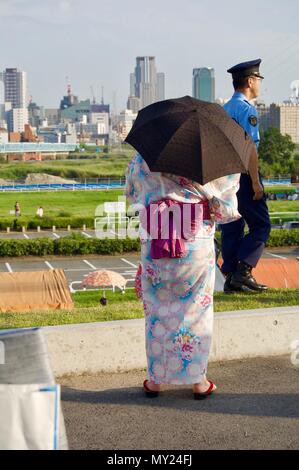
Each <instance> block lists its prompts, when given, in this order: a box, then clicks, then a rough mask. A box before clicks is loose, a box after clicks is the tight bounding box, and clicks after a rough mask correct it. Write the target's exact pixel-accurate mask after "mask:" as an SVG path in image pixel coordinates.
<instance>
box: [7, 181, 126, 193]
mask: <svg viewBox="0 0 299 470" xmlns="http://www.w3.org/2000/svg"><path fill="white" fill-rule="evenodd" d="M124 186H125V182H124V181H122V180H121V179H120V180H115V181H107V182H101V183H76V184H75V183H74V184H71V183H63V184H13V185H0V191H2V192H6V191H9V192H23V191H25V192H27V191H94V190H97V189H105V190H108V189H123V188H124Z"/></svg>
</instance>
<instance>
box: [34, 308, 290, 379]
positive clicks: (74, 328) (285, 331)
mask: <svg viewBox="0 0 299 470" xmlns="http://www.w3.org/2000/svg"><path fill="white" fill-rule="evenodd" d="M42 330H43V332H44V334H45V336H46V339H47V343H48V348H49V353H50V360H51V363H52V367H53V370H54V373H55V375H56V376H61V375H64V374H82V373H96V372H117V371H125V370H130V369H142V368H145V367H146V355H145V345H144V341H145V340H144V320H143V319H140V320H123V321H114V322H102V323H86V324H79V325H65V326H59V327H46V328H43V329H42ZM295 340H299V306H297V307H285V308H272V309H258V310H243V311H239V312H225V313H216V314H215V319H214V335H213V342H212V348H211V355H210V361H220V360H222V361H224V360H231V359H242V358H248V357H262V356H276V355H282V354H291V343H292V342H293V341H295Z"/></svg>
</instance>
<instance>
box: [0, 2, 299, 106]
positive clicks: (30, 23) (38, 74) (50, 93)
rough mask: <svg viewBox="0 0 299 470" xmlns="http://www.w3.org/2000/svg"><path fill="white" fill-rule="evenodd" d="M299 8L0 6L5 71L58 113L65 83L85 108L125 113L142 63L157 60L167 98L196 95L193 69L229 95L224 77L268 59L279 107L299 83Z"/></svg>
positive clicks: (266, 85)
mask: <svg viewBox="0 0 299 470" xmlns="http://www.w3.org/2000/svg"><path fill="white" fill-rule="evenodd" d="M298 18H299V2H298V0H283V1H282V0H251V1H250V2H246V1H240V2H238V1H236V0H147V1H144V0H125V1H124V0H0V25H1V26H0V44H1V55H0V70H4V69H5V68H6V67H17V68H19V69H21V70H24V71H26V72H27V80H28V93H29V95H32V99H33V101H34V102H36V103H38V104H39V105H42V106H45V107H59V103H60V100H61V98H62V96H63V95H65V94H66V85H67V78H66V77H68V80H69V82H70V83H71V86H72V92H73V93H74V94H75V95H78V96H79V98H80V99H87V98H91V95H92V92H91V89H90V87H91V86H92V87H93V90H94V93H95V95H96V98H97V100H99V99H100V96H101V87H102V86H103V87H104V100H105V102H106V103H110V104H111V105H112V106H116V110H117V111H121V110H122V109H124V108H125V107H126V101H127V97H128V95H129V90H130V80H129V78H130V73H131V72H133V70H134V67H135V62H136V56H139V55H141V56H143V55H153V56H155V57H156V64H157V70H158V71H159V72H164V73H165V92H166V96H165V97H166V98H173V97H179V96H184V95H186V94H191V93H192V70H193V68H198V67H213V68H214V69H215V77H216V97H218V98H220V97H221V98H229V97H230V96H231V94H232V85H231V76H230V74H228V73H227V72H226V70H227V69H228V68H229V67H231V66H233V65H235V64H237V63H239V62H243V61H246V60H252V59H256V58H261V59H263V62H262V64H261V69H260V70H261V72H262V74H263V75H264V76H265V80H264V82H263V85H262V94H261V99H263V100H264V101H265V102H266V103H268V104H269V103H271V102H281V101H283V100H285V99H288V98H289V96H290V93H291V89H290V84H291V82H292V81H293V80H296V79H298V80H299V21H298Z"/></svg>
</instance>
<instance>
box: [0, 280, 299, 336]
mask: <svg viewBox="0 0 299 470" xmlns="http://www.w3.org/2000/svg"><path fill="white" fill-rule="evenodd" d="M100 297H101V292H99V291H94V292H77V293H76V294H73V299H74V303H75V308H74V309H73V310H70V311H56V310H54V311H45V312H28V313H26V312H25V313H1V314H0V329H6V328H8V329H9V328H29V327H32V326H47V325H65V324H73V323H88V322H101V321H114V320H127V319H133V318H143V316H144V314H143V307H142V303H141V301H140V300H138V299H137V298H136V294H135V291H134V290H133V289H132V290H127V291H126V293H125V294H121V293H119V292H118V293H115V294H113V293H112V292H111V291H108V292H106V297H107V299H108V305H107V306H106V307H104V306H102V305H100V304H99V298H100ZM298 298H299V289H277V290H269V291H268V292H265V293H262V294H251V295H248V294H232V295H226V294H223V293H216V294H215V296H214V304H215V312H216V314H217V312H225V311H234V310H247V309H255V308H270V307H283V306H291V305H298Z"/></svg>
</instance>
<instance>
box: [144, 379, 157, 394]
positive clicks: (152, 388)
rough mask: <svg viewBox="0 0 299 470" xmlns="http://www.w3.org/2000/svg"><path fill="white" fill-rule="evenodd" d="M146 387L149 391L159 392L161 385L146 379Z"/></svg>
mask: <svg viewBox="0 0 299 470" xmlns="http://www.w3.org/2000/svg"><path fill="white" fill-rule="evenodd" d="M146 387H147V388H148V389H149V390H150V391H151V392H160V391H161V385H159V384H155V382H152V381H151V380H147V381H146Z"/></svg>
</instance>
